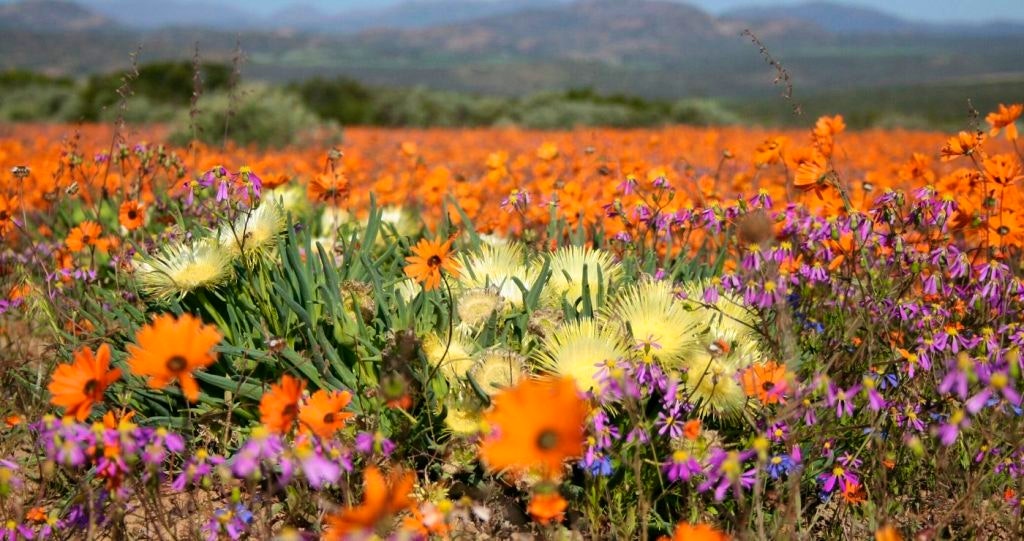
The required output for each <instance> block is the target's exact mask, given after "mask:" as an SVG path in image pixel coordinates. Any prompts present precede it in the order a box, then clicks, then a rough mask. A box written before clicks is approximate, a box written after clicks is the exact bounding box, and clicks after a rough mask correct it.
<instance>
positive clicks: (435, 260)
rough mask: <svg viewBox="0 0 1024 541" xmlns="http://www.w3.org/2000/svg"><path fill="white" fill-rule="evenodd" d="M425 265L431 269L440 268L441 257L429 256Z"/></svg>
mask: <svg viewBox="0 0 1024 541" xmlns="http://www.w3.org/2000/svg"><path fill="white" fill-rule="evenodd" d="M427 265H428V266H430V267H432V268H433V267H440V266H441V257H440V256H437V255H432V256H430V259H428V260H427Z"/></svg>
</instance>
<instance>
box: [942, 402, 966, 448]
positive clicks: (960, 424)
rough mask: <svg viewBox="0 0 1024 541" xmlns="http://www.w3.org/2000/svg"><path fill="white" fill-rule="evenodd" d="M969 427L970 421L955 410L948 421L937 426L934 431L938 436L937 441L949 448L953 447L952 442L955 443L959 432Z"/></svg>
mask: <svg viewBox="0 0 1024 541" xmlns="http://www.w3.org/2000/svg"><path fill="white" fill-rule="evenodd" d="M970 425H971V421H970V419H968V418H967V416H966V415H964V412H963V411H961V410H956V411H954V412H953V414H952V415H950V416H949V420H948V421H947V422H946V423H944V424H942V425H939V427H938V428H937V429H935V432H936V434H937V435H938V436H939V441H940V442H942V445H945V446H946V447H949V446H950V445H953V442H955V441H956V439H957V437H958V436H959V435H960V430H961V429H964V428H967V427H968V426H970Z"/></svg>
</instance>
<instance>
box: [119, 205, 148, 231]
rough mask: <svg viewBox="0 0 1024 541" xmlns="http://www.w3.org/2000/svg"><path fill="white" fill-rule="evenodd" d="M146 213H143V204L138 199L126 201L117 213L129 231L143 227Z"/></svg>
mask: <svg viewBox="0 0 1024 541" xmlns="http://www.w3.org/2000/svg"><path fill="white" fill-rule="evenodd" d="M145 217H146V215H145V214H144V213H143V206H142V204H141V203H139V202H138V201H131V200H129V201H125V202H124V203H121V208H120V210H119V211H118V213H117V218H118V220H120V222H121V225H122V226H123V227H124V228H125V229H127V230H128V231H134V230H136V229H138V228H140V227H142V224H143V222H145Z"/></svg>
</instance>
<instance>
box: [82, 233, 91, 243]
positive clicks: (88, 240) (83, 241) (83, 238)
mask: <svg viewBox="0 0 1024 541" xmlns="http://www.w3.org/2000/svg"><path fill="white" fill-rule="evenodd" d="M91 241H92V237H90V236H89V235H83V236H82V244H89V242H91Z"/></svg>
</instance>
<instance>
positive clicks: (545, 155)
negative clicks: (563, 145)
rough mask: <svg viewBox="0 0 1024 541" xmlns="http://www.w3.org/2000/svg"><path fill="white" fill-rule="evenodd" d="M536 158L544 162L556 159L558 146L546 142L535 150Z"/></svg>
mask: <svg viewBox="0 0 1024 541" xmlns="http://www.w3.org/2000/svg"><path fill="white" fill-rule="evenodd" d="M537 157H538V158H540V159H541V160H544V161H546V162H548V161H551V160H553V159H555V158H557V157H558V145H556V144H554V143H552V142H550V141H548V142H546V143H544V144H542V145H541V146H540V148H538V149H537Z"/></svg>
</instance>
